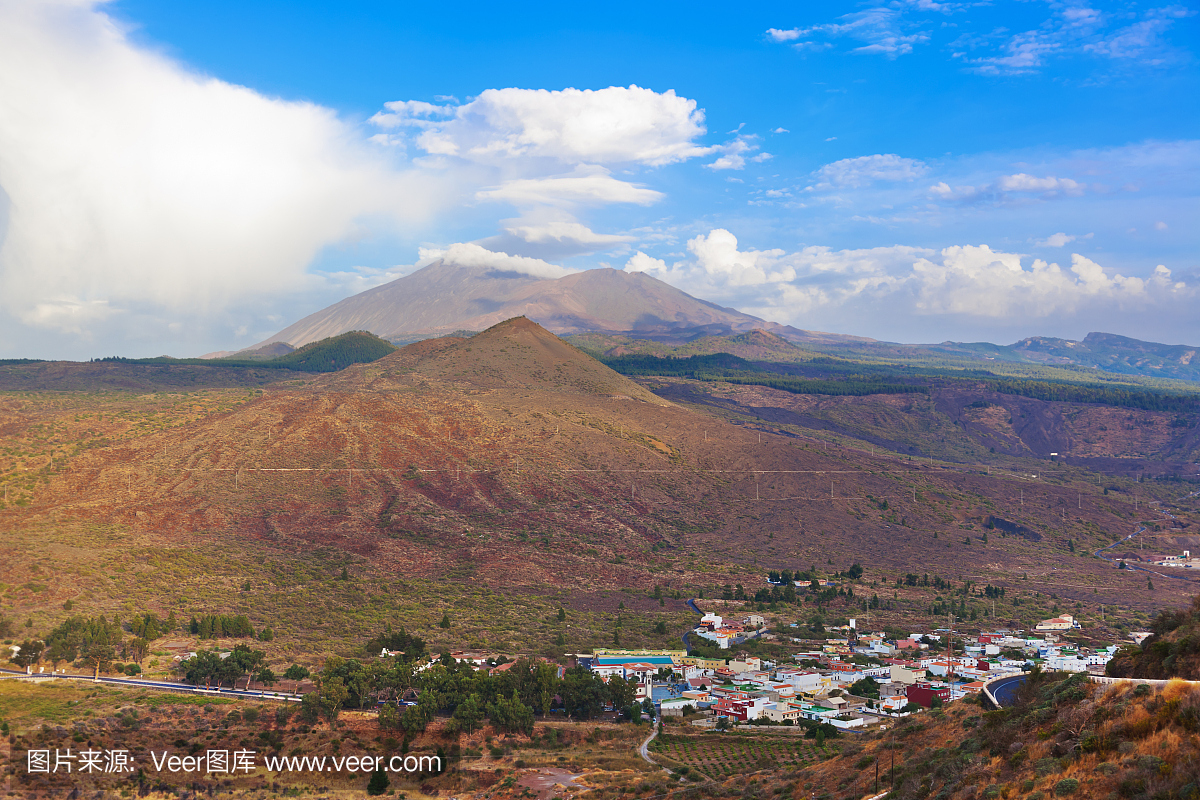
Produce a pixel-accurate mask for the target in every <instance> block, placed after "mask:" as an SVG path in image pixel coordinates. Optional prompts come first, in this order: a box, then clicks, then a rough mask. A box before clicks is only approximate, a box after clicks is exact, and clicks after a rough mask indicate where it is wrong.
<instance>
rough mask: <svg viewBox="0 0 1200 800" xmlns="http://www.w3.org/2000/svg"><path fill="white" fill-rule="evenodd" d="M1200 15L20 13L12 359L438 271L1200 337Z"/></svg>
mask: <svg viewBox="0 0 1200 800" xmlns="http://www.w3.org/2000/svg"><path fill="white" fill-rule="evenodd" d="M1198 23H1200V17H1197V15H1196V8H1194V7H1192V6H1190V5H1187V4H1179V3H1161V4H1155V3H1139V4H1129V3H1124V4H1116V3H1084V2H1078V3H1059V2H1054V3H1045V2H1000V3H990V4H972V3H936V2H932V1H931V0H920V1H919V2H891V3H846V4H809V5H807V6H806V7H803V8H801V7H798V5H797V4H777V5H773V4H760V5H757V6H755V7H753V8H750V9H748V10H742V9H737V10H734V9H731V8H730V7H729V6H728V4H721V5H717V4H695V3H689V4H645V3H639V4H632V3H630V4H611V5H606V6H605V7H604V9H603V13H597V12H596V11H595V10H594V9H592V8H590V7H584V6H579V7H566V6H563V5H562V4H553V5H551V4H543V5H526V6H524V7H523V8H521V9H518V10H514V9H511V8H506V7H498V6H495V5H492V4H488V5H477V6H476V5H470V4H467V5H459V6H457V7H455V8H454V9H453V10H452V11H447V10H444V9H443V8H441V7H436V6H433V5H428V4H425V5H418V4H395V3H356V4H345V3H339V4H333V3H308V4H305V3H286V4H284V3H256V2H242V3H222V2H207V3H203V4H200V3H178V2H175V3H164V2H144V1H143V2H114V3H107V4H104V3H97V4H90V3H87V2H83V3H80V2H65V0H64V2H42V3H10V2H0V188H3V190H4V193H3V195H0V231H3V234H4V239H3V242H0V281H2V282H3V294H4V300H3V308H2V309H0V356H2V357H13V356H20V355H25V356H42V357H46V356H62V357H88V356H93V355H103V354H108V353H122V354H129V355H146V354H157V353H160V352H170V353H172V354H176V355H192V354H196V353H199V352H204V351H206V350H213V349H234V348H236V347H240V346H245V345H248V344H251V343H253V342H255V341H258V340H259V339H262V338H264V337H265V336H267V335H269V334H270V333H273V332H274V331H275V330H278V329H279V328H282V327H284V326H285V325H287V324H289V323H290V322H292V321H294V320H295V319H297V318H299V317H300V316H303V315H304V314H306V313H308V312H310V311H313V310H315V309H317V308H320V307H323V306H324V305H327V304H329V303H331V302H334V301H336V300H338V299H340V298H341V297H344V296H346V295H348V294H351V293H353V292H355V291H360V290H362V289H364V288H368V287H369V286H371V285H375V284H377V283H379V282H382V281H384V280H387V279H390V278H394V277H396V276H399V275H402V274H405V273H407V272H410V271H412V270H413V269H414V268H416V267H417V266H419V265H420V264H422V263H426V262H427V261H428V260H429V259H430V258H433V257H436V256H438V255H439V254H451V255H454V256H455V257H457V258H459V259H460V260H461V259H466V260H473V263H475V262H477V263H496V264H507V265H510V266H511V265H513V264H518V265H523V266H522V267H521V268H524V269H528V270H531V271H536V272H538V273H539V274H546V275H555V274H562V273H563V272H564V271H565V270H572V269H586V268H592V267H596V266H604V265H607V266H613V267H617V268H624V269H639V270H644V271H647V272H649V273H650V274H653V275H655V276H656V277H659V278H661V279H663V280H666V281H668V282H670V283H672V284H674V285H677V286H679V287H680V288H682V289H684V290H685V291H689V292H692V293H693V294H696V295H697V296H700V297H704V298H706V299H710V300H713V301H716V302H720V303H723V304H726V305H732V306H736V307H739V308H742V309H743V310H746V311H749V312H751V313H756V314H759V315H760V316H763V317H765V318H768V319H773V320H777V321H780V322H785V323H790V324H793V325H796V326H798V327H802V328H811V329H820V330H833V331H838V332H844V333H854V334H860V335H869V336H874V337H877V338H883V339H890V340H896V341H940V340H943V339H956V340H977V339H991V340H993V341H1002V342H1010V341H1013V340H1015V339H1017V338H1019V337H1021V336H1025V335H1030V334H1048V335H1062V336H1069V337H1072V338H1078V337H1082V336H1083V335H1084V334H1085V333H1087V332H1088V331H1090V330H1105V331H1112V332H1116V333H1121V334H1125V335H1130V336H1137V337H1140V338H1147V339H1157V340H1166V341H1173V342H1190V343H1200V321H1198V320H1197V315H1196V314H1195V313H1194V308H1195V307H1196V301H1197V294H1196V293H1197V289H1198V287H1200V272H1198V267H1200V255H1198V249H1197V245H1198V244H1200V233H1198V231H1200V226H1197V225H1196V224H1195V221H1196V220H1197V219H1200V203H1198V202H1197V199H1196V189H1195V187H1196V185H1197V178H1198V177H1200V174H1198V173H1200V141H1198V140H1200V135H1198V134H1197V131H1196V123H1197V117H1198V114H1197V100H1196V98H1197V97H1200V81H1198V79H1197V78H1198V74H1200V73H1198V71H1197V65H1196V52H1195V51H1196V43H1197V41H1200V37H1198V36H1197V33H1198V31H1200V27H1198ZM5 31H7V33H5Z"/></svg>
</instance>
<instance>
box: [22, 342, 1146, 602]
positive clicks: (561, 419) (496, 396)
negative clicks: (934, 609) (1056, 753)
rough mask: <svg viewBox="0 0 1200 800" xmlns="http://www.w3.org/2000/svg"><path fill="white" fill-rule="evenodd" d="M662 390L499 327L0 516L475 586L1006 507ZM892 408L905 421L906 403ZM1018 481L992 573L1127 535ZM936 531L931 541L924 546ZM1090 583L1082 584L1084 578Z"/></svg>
mask: <svg viewBox="0 0 1200 800" xmlns="http://www.w3.org/2000/svg"><path fill="white" fill-rule="evenodd" d="M660 383H662V382H661V381H658V380H657V379H644V380H643V381H642V382H641V383H639V382H635V381H633V380H631V379H629V378H626V377H624V376H621V375H619V374H617V373H616V372H613V371H612V370H610V369H609V368H608V367H606V366H604V365H603V364H601V363H600V362H598V361H596V360H594V359H592V358H591V357H589V356H588V355H586V354H585V353H584V352H582V351H580V350H578V349H576V348H575V347H573V346H571V345H569V344H567V343H566V342H564V341H562V340H560V339H559V338H558V337H556V336H554V335H553V334H551V333H549V332H548V331H546V330H545V329H544V328H542V327H540V326H538V325H537V324H535V323H533V322H531V321H530V320H528V319H525V318H517V319H513V320H508V321H506V322H503V323H501V324H499V325H496V326H494V327H492V328H490V329H488V330H486V331H484V332H483V333H480V334H477V335H475V336H474V337H471V338H462V337H454V336H447V337H442V338H437V339H427V340H424V341H420V342H417V343H414V344H411V345H409V346H407V347H404V348H401V349H400V350H398V351H396V352H394V353H392V354H390V355H388V356H385V357H383V358H381V359H379V360H378V361H375V362H372V363H369V364H358V365H355V366H352V367H349V368H347V369H345V370H342V371H340V372H336V373H328V374H324V375H320V376H304V377H300V378H296V379H293V380H285V381H280V382H279V383H276V384H273V385H270V386H268V387H265V389H264V390H261V393H260V394H258V395H257V396H255V397H253V398H250V399H248V400H247V401H246V402H243V403H241V404H239V405H237V406H236V407H233V408H231V409H228V410H221V411H217V412H214V413H209V414H207V415H204V416H199V417H196V418H194V419H193V420H191V421H186V422H184V423H181V424H178V425H172V426H166V427H161V428H150V429H148V430H147V431H146V433H145V434H144V435H140V436H138V437H130V438H126V439H124V440H122V441H120V442H112V443H110V444H108V445H106V446H96V447H92V448H89V449H86V450H80V451H78V452H77V453H76V454H75V455H73V456H72V457H71V458H70V460H69V461H62V460H61V459H60V460H59V461H58V462H56V465H55V471H54V472H53V473H47V485H46V486H45V488H43V489H40V490H39V491H38V494H37V496H36V501H35V502H34V503H33V504H32V505H31V506H30V507H29V508H28V509H27V510H18V509H10V510H9V511H4V512H0V522H2V523H3V524H5V525H9V524H14V525H15V524H16V523H17V522H18V519H17V517H20V518H21V519H25V518H27V517H29V516H30V515H32V518H34V519H44V520H63V519H74V520H78V521H81V522H83V523H85V524H89V525H91V524H105V525H118V526H121V527H124V528H127V529H128V530H130V531H132V532H134V533H135V534H136V535H137V536H139V537H150V538H152V539H153V540H156V541H171V542H180V541H190V540H191V539H193V538H195V537H197V536H218V537H229V536H233V537H234V541H235V542H236V543H237V546H238V547H246V546H250V545H251V544H253V545H254V546H256V547H263V548H272V549H274V550H283V551H288V552H313V551H314V550H315V549H320V548H325V549H329V548H332V549H333V550H336V551H339V552H344V553H350V554H354V555H355V556H356V557H358V558H362V559H366V560H368V561H369V562H370V563H371V564H372V569H375V570H377V571H379V572H380V573H381V574H388V575H393V576H397V575H398V576H404V575H409V576H421V575H438V574H447V573H449V572H451V571H453V570H459V569H461V568H463V565H464V564H465V565H470V570H471V574H472V575H474V576H475V580H477V581H480V582H482V583H483V584H487V585H492V586H497V587H502V586H504V587H520V586H525V587H536V586H552V585H558V586H569V587H572V590H575V591H594V590H595V587H596V586H597V585H598V583H597V582H599V584H601V585H611V586H634V585H644V584H645V582H646V581H647V580H650V577H649V576H651V575H657V576H658V577H656V578H654V580H658V581H662V582H664V583H666V584H668V585H676V586H680V587H682V586H693V587H696V586H709V587H711V586H712V585H713V582H714V581H716V580H717V578H718V575H721V576H722V580H721V582H727V578H725V576H738V580H741V579H742V578H741V575H743V574H746V573H744V572H742V570H750V571H752V572H753V573H755V574H757V572H758V570H759V569H761V568H762V567H754V566H751V565H753V564H759V565H770V564H774V563H788V564H791V565H793V566H795V565H797V564H804V565H808V564H811V563H817V562H818V561H819V562H820V563H826V562H827V561H830V560H832V562H831V563H835V564H847V565H848V564H849V563H851V562H852V561H854V560H862V559H864V558H866V559H868V560H869V561H870V562H871V563H873V564H875V565H883V564H890V565H894V566H895V567H897V568H912V567H913V566H914V565H917V564H921V565H923V566H928V567H930V568H935V567H936V566H937V565H938V564H939V563H940V564H941V567H942V568H943V569H960V568H961V567H959V566H955V565H958V564H960V563H961V557H962V553H961V552H960V551H959V549H958V548H957V547H948V545H947V544H946V543H947V542H951V541H952V539H951V538H950V537H958V538H959V539H960V540H961V537H962V536H963V534H962V531H963V530H964V529H965V530H975V531H976V532H978V530H979V527H978V526H979V525H981V524H984V522H983V521H985V520H986V519H987V518H988V516H989V515H991V514H993V511H994V510H996V509H999V510H1001V511H1004V512H1005V513H1009V512H1007V509H1009V508H1011V505H1012V503H1011V498H1012V497H1014V496H1017V494H1018V491H1017V490H1016V489H1014V488H1013V487H1012V485H1010V484H1011V481H1010V480H1009V479H1008V478H1006V477H1000V476H988V475H986V474H984V473H983V472H982V471H980V470H975V469H955V468H953V467H950V466H941V465H932V464H930V463H922V462H920V461H913V460H910V459H907V458H903V457H897V456H895V455H894V454H890V453H879V452H863V451H860V450H848V449H844V448H840V447H834V448H828V449H826V447H825V446H824V445H823V444H820V443H817V442H814V441H812V440H810V439H807V438H804V437H801V436H796V435H795V434H792V433H788V432H786V431H783V430H779V429H773V428H772V427H771V426H769V425H764V424H746V423H745V422H743V423H742V424H740V425H737V424H730V422H728V421H726V420H724V419H722V418H721V417H722V415H723V412H722V411H721V410H719V409H717V410H711V409H710V410H704V409H699V408H696V407H694V406H691V405H690V404H689V405H688V406H684V405H679V404H675V403H671V402H668V401H667V400H665V399H663V398H662V397H660V396H658V394H656V393H655V391H659V392H666V390H669V389H670V388H671V387H670V386H668V385H666V384H662V385H659V384H660ZM652 390H653V391H652ZM758 391H761V392H768V391H774V390H768V389H764V388H762V387H758ZM681 399H683V401H684V402H688V401H687V399H686V398H681ZM895 402H896V404H897V405H898V408H897V410H898V411H901V412H902V411H903V410H904V408H906V407H909V406H913V404H914V403H916V402H917V400H914V399H913V398H912V397H911V396H897V398H896V399H895ZM914 410H915V409H914ZM14 424H16V423H14ZM1024 492H1025V493H1024V495H1023V498H1024V501H1025V505H1024V506H1021V507H1020V508H1021V509H1023V511H1020V512H1018V513H1019V514H1020V516H1019V519H1020V521H1021V524H1023V525H1026V526H1028V527H1037V528H1038V529H1040V530H1044V531H1047V535H1046V536H1045V537H1044V538H1043V540H1042V541H1041V542H1037V543H1032V542H1028V541H1026V540H1023V539H1021V540H1019V541H1015V540H1014V537H1009V541H1008V542H1006V543H1005V544H1004V545H998V543H994V544H993V545H992V547H991V549H989V550H988V551H987V553H988V554H987V559H988V563H989V566H988V569H989V570H991V571H992V572H994V573H996V575H1002V574H1012V573H1021V572H1023V571H1026V570H1028V571H1030V572H1031V573H1033V572H1035V571H1036V566H1037V565H1038V564H1042V563H1044V558H1045V557H1046V555H1047V553H1046V552H1045V551H1046V550H1047V549H1048V548H1049V549H1050V550H1052V551H1054V552H1056V553H1057V551H1059V550H1062V549H1063V548H1065V546H1066V537H1065V536H1061V535H1057V534H1053V535H1051V534H1050V532H1052V531H1056V530H1058V529H1059V528H1060V527H1061V520H1060V519H1059V517H1060V516H1061V515H1062V514H1063V512H1064V509H1066V508H1067V507H1068V506H1069V507H1070V508H1072V509H1075V510H1074V511H1073V512H1072V513H1073V514H1076V515H1080V516H1081V517H1082V518H1084V519H1085V520H1086V521H1081V523H1080V525H1081V526H1083V527H1079V528H1078V530H1079V531H1080V533H1078V534H1077V533H1072V534H1071V535H1072V536H1075V535H1083V533H1084V530H1085V528H1086V529H1087V530H1090V531H1094V533H1092V534H1089V535H1094V536H1095V539H1096V541H1097V545H1096V546H1100V544H1107V543H1108V542H1110V541H1111V539H1110V538H1108V536H1107V535H1106V534H1104V533H1103V532H1102V531H1103V530H1105V529H1109V528H1111V529H1112V530H1121V529H1123V527H1124V524H1125V523H1124V522H1123V521H1122V520H1123V517H1122V516H1121V515H1123V514H1124V513H1126V512H1125V509H1124V507H1123V505H1122V504H1121V503H1120V502H1118V501H1116V499H1115V498H1104V502H1103V503H1102V504H1101V503H1096V502H1092V503H1090V504H1089V503H1085V502H1083V501H1082V500H1080V499H1079V498H1077V497H1076V491H1075V490H1074V489H1072V488H1069V487H1066V486H1058V485H1051V484H1041V485H1039V487H1038V490H1037V492H1038V493H1037V495H1036V498H1037V499H1036V504H1035V502H1034V499H1033V498H1034V497H1035V495H1034V494H1033V490H1032V489H1031V488H1025V489H1024ZM1079 506H1082V510H1080V509H1079ZM1087 526H1095V527H1094V528H1091V527H1087ZM939 531H940V532H942V533H943V534H945V535H946V538H943V539H942V540H941V541H938V540H936V539H934V538H931V536H932V534H935V533H937V532H939ZM993 538H994V539H1000V538H1001V537H1000V536H999V534H998V533H997V534H995V535H994V537H993ZM1015 538H1019V537H1015ZM1072 561H1074V560H1072ZM739 565H741V566H739ZM1072 567H1073V568H1074V569H1075V570H1077V571H1083V572H1089V573H1091V572H1094V571H1095V570H1101V569H1106V568H1107V567H1108V565H1107V563H1106V562H1101V561H1099V560H1091V561H1086V562H1085V561H1082V560H1080V561H1078V562H1077V563H1073V564H1072ZM714 570H716V572H717V574H713V575H710V574H709V573H712V572H713V571H714ZM947 574H949V573H947ZM1113 574H1115V573H1113ZM989 579H992V580H995V577H992V576H991V573H989ZM735 582H736V581H735ZM1098 583H1099V584H1100V585H1104V583H1105V582H1104V581H1103V580H1101V579H1099V578H1098V573H1097V574H1089V575H1088V578H1087V582H1086V583H1085V585H1088V586H1089V587H1090V586H1093V585H1096V584H1098ZM1089 592H1090V589H1089Z"/></svg>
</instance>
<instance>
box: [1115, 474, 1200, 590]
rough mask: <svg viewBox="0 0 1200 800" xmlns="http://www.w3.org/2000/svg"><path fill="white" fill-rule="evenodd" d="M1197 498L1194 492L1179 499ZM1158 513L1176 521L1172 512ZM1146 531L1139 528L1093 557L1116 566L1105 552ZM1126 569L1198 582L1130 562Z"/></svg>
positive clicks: (1142, 527)
mask: <svg viewBox="0 0 1200 800" xmlns="http://www.w3.org/2000/svg"><path fill="white" fill-rule="evenodd" d="M1197 496H1200V491H1197V492H1192V493H1191V494H1185V495H1184V496H1183V497H1180V498H1179V499H1180V500H1190V499H1191V498H1193V497H1197ZM1158 513H1160V514H1162V515H1163V516H1164V517H1167V518H1168V519H1172V520H1173V519H1175V515H1174V514H1172V513H1171V512H1170V511H1163V510H1162V509H1161V508H1160V509H1158ZM1145 531H1146V526H1145V525H1142V526H1139V527H1138V529H1137V530H1136V531H1134V532H1133V533H1131V534H1129V535H1128V536H1126V537H1125V538H1124V539H1118V540H1117V541H1115V542H1113V543H1112V544H1110V545H1108V546H1107V547H1101V548H1100V549H1099V550H1097V551H1096V552H1095V553H1093V554H1092V555H1094V556H1096V557H1097V558H1102V559H1104V560H1105V561H1107V562H1108V563H1110V564H1115V563H1117V562H1116V561H1114V560H1113V559H1111V558H1109V557H1108V556H1106V555H1104V551H1105V550H1111V549H1112V548H1114V547H1116V546H1117V545H1119V544H1122V543H1124V542H1128V541H1129V540H1130V539H1132V538H1133V537H1135V536H1137V535H1138V534H1139V533H1144V532H1145ZM1125 569H1129V570H1137V571H1138V572H1148V573H1150V574H1151V575H1158V576H1160V577H1163V578H1172V579H1174V580H1177V581H1186V582H1187V583H1196V582H1197V581H1196V580H1195V579H1194V578H1189V577H1188V576H1186V575H1172V574H1171V573H1169V572H1158V571H1157V570H1153V569H1146V568H1145V567H1139V566H1137V565H1136V564H1130V563H1128V562H1126V564H1125Z"/></svg>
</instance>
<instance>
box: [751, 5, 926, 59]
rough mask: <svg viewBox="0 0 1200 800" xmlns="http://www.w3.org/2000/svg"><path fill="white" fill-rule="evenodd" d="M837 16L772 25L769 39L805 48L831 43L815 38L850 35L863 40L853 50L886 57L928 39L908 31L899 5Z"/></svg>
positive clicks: (906, 51)
mask: <svg viewBox="0 0 1200 800" xmlns="http://www.w3.org/2000/svg"><path fill="white" fill-rule="evenodd" d="M838 19H839V20H840V21H839V22H833V23H828V24H825V25H814V26H812V27H810V28H791V29H788V30H781V29H779V28H769V29H768V30H767V38H768V39H770V40H771V41H773V42H781V43H783V42H787V43H791V46H792V47H794V48H796V49H799V50H804V49H820V48H822V47H827V46H830V45H829V43H828V42H818V41H814V40H815V39H820V38H822V37H823V38H829V39H836V38H840V37H847V38H850V39H854V40H857V41H860V42H863V43H864V44H862V45H861V46H859V47H856V48H853V49H852V50H851V51H850V52H852V53H867V54H871V53H875V54H880V55H883V56H886V57H887V58H896V57H897V56H902V55H906V54H908V53H911V52H912V50H913V45H915V44H921V43H923V42H927V41H928V40H929V35H928V34H926V33H920V32H918V33H906V32H905V24H904V20H903V12H902V11H901V10H900V9H898V8H892V7H876V8H868V9H865V10H863V11H856V12H854V13H853V14H846V15H844V16H841V17H838ZM801 40H804V41H801Z"/></svg>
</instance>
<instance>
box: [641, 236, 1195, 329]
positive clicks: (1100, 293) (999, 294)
mask: <svg viewBox="0 0 1200 800" xmlns="http://www.w3.org/2000/svg"><path fill="white" fill-rule="evenodd" d="M687 249H688V257H686V258H684V259H681V260H678V261H676V262H674V263H672V264H668V263H667V262H666V261H665V260H662V259H657V258H653V257H652V256H649V255H646V254H645V253H643V252H641V251H639V252H638V253H637V254H636V255H635V256H634V257H633V258H631V259H630V260H629V263H628V264H627V265H626V267H625V268H626V269H627V270H636V271H642V272H648V273H651V274H654V275H655V276H656V277H659V278H660V279H662V280H665V281H668V282H669V283H672V284H673V285H676V286H679V287H681V288H684V289H685V290H686V291H691V292H693V293H696V294H699V295H700V296H702V297H706V298H708V299H711V300H713V301H716V302H720V303H722V304H726V305H734V306H736V307H738V308H741V309H743V310H745V311H748V312H750V313H753V314H757V315H759V316H762V317H764V318H766V319H771V320H777V321H780V322H785V323H790V324H793V325H796V326H798V327H807V328H813V327H821V328H822V329H826V330H830V329H832V330H838V329H841V330H846V328H847V327H850V328H851V330H849V331H847V332H854V333H861V332H863V330H862V329H863V328H871V329H873V330H875V331H878V330H879V329H880V327H882V326H888V325H891V326H897V327H899V326H903V327H909V328H911V327H913V322H912V320H913V319H914V318H915V319H918V320H919V319H921V318H925V319H927V320H930V321H932V325H931V327H936V326H937V325H943V324H946V323H947V322H949V323H950V324H953V325H954V326H955V327H956V328H957V329H958V330H960V331H962V330H963V326H967V327H968V328H970V327H971V326H979V325H983V326H991V327H993V328H1004V329H1008V328H1013V327H1020V326H1023V325H1024V326H1027V325H1029V324H1036V323H1038V322H1040V321H1045V320H1049V319H1052V318H1055V317H1058V316H1063V317H1076V316H1086V315H1089V314H1091V315H1094V316H1096V317H1097V318H1101V319H1103V318H1110V317H1109V316H1107V315H1111V313H1112V312H1114V311H1118V310H1119V311H1121V312H1129V313H1135V314H1136V313H1142V312H1144V313H1153V312H1154V310H1155V309H1161V308H1163V307H1166V306H1170V305H1171V304H1176V305H1177V306H1178V307H1179V308H1183V307H1187V306H1189V305H1190V304H1191V303H1194V302H1195V299H1196V296H1197V287H1196V286H1195V285H1193V284H1189V283H1187V282H1185V281H1178V280H1175V279H1174V278H1173V277H1172V275H1171V272H1170V270H1168V269H1167V268H1166V267H1162V266H1159V267H1157V268H1156V269H1155V270H1154V272H1153V273H1152V274H1151V275H1150V276H1149V277H1147V278H1141V277H1136V276H1128V275H1123V274H1121V273H1118V272H1115V271H1113V270H1109V269H1105V268H1104V267H1103V266H1102V265H1101V264H1099V263H1097V262H1095V261H1093V260H1091V259H1089V258H1087V257H1085V256H1083V255H1080V254H1072V255H1071V260H1070V266H1069V267H1065V268H1064V267H1062V266H1060V265H1059V264H1057V263H1051V262H1047V261H1044V260H1041V259H1032V260H1030V259H1029V258H1028V257H1027V256H1024V255H1022V254H1020V253H1010V252H1005V251H1000V250H993V249H992V248H991V247H989V246H988V245H955V246H951V247H946V248H942V249H940V250H931V249H927V248H919V247H908V246H903V245H896V246H892V247H877V248H868V249H847V250H833V249H831V248H827V247H805V248H803V249H801V250H798V251H792V252H788V251H785V250H782V249H769V250H755V249H743V248H742V247H741V246H740V245H739V243H738V240H737V238H736V237H735V236H734V235H733V234H732V233H731V232H730V231H728V230H725V229H721V228H717V229H713V230H711V231H710V232H709V233H707V234H704V235H701V236H696V237H694V238H692V239H690V240H689V241H688V243H687ZM847 319H853V320H854V322H853V323H851V324H850V325H849V326H848V325H847V324H846V320H847ZM916 326H917V327H920V326H921V323H919V322H918V323H917V324H916ZM893 329H894V328H893ZM893 335H894V333H893Z"/></svg>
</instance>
